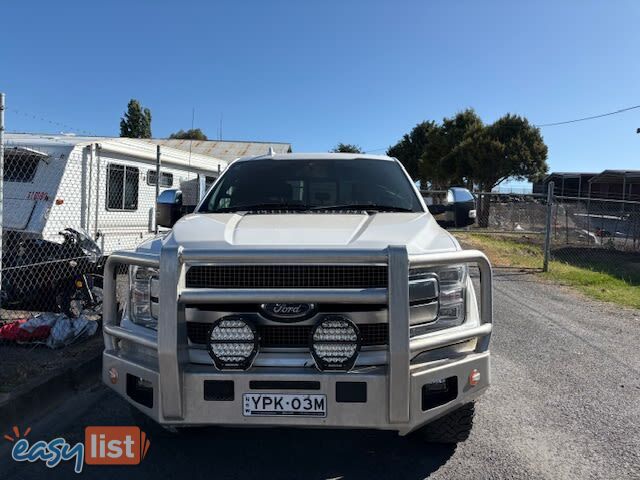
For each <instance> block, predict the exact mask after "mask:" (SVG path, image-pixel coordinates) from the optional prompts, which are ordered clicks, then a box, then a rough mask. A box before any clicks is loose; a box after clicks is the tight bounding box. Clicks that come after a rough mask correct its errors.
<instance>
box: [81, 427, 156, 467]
mask: <svg viewBox="0 0 640 480" xmlns="http://www.w3.org/2000/svg"><path fill="white" fill-rule="evenodd" d="M84 445H85V460H84V461H85V463H86V464H87V465H137V464H139V463H140V461H141V460H142V459H143V458H144V457H145V455H146V454H147V451H148V450H149V446H150V442H149V439H148V438H147V434H146V433H145V432H143V431H142V430H140V428H138V427H87V428H85V430H84Z"/></svg>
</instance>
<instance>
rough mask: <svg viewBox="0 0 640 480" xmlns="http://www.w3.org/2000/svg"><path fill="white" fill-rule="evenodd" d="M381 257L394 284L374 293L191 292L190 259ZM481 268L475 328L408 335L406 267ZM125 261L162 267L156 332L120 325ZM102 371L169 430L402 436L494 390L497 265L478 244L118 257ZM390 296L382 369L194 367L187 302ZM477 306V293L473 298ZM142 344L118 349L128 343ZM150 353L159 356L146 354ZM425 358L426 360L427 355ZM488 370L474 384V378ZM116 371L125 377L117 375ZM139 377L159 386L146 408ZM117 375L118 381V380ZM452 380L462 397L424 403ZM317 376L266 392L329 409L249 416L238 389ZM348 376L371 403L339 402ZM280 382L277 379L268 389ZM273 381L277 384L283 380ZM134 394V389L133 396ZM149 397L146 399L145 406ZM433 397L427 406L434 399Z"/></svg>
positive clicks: (109, 272)
mask: <svg viewBox="0 0 640 480" xmlns="http://www.w3.org/2000/svg"><path fill="white" fill-rule="evenodd" d="M276 258H277V260H278V262H279V263H282V262H284V263H287V262H289V263H328V264H331V263H334V264H335V263H354V262H355V263H384V264H386V265H387V266H388V276H389V278H388V287H387V288H376V289H277V290H274V289H257V290H238V289H192V288H185V287H184V274H185V271H186V268H188V267H189V265H193V264H197V263H199V262H200V263H207V262H212V261H215V262H218V263H219V262H222V263H224V262H227V263H243V262H246V263H262V262H273V261H274V260H275V259H276ZM459 263H475V264H477V265H478V267H479V270H480V280H481V283H480V315H479V319H478V318H476V321H477V322H476V323H469V324H463V325H461V326H459V327H453V328H449V329H446V330H441V331H437V332H432V333H427V334H424V335H422V336H419V337H414V338H410V335H409V311H408V305H409V301H408V283H407V279H408V272H409V265H411V266H412V267H434V266H444V265H452V264H459ZM118 264H129V265H139V266H147V267H156V268H157V267H160V318H159V324H158V333H157V335H147V334H142V333H141V332H139V331H138V332H135V331H132V330H131V329H127V328H124V327H123V326H121V325H119V324H118V323H119V317H118V314H117V305H116V302H115V271H116V266H117V265H118ZM104 285H105V288H104V318H103V321H104V335H105V345H106V349H105V352H104V355H103V362H104V364H103V378H104V381H105V383H106V384H107V385H109V386H111V387H112V388H113V389H114V390H116V391H117V392H119V393H120V394H121V395H123V396H124V397H125V398H127V400H129V401H130V402H131V403H133V404H134V405H135V406H136V407H138V408H139V409H140V410H142V411H143V412H145V413H146V414H148V415H149V416H151V417H152V418H154V419H155V420H157V421H158V422H160V423H162V424H171V425H211V424H217V425H265V426H304V427H345V428H376V429H387V430H396V431H398V432H399V433H401V434H406V433H408V432H410V431H412V430H414V429H416V428H418V427H420V426H421V425H424V424H425V423H428V422H429V421H431V420H433V419H435V418H437V417H439V416H441V415H444V414H445V413H447V412H448V411H450V410H453V409H455V408H456V407H457V406H459V405H462V404H464V403H468V402H469V401H471V400H473V399H474V398H475V397H477V396H478V395H479V394H480V393H482V391H483V390H484V389H485V388H486V387H487V386H488V385H489V380H490V379H489V375H490V372H489V349H488V348H489V339H490V335H491V329H492V328H491V327H492V324H491V320H492V295H491V266H490V264H489V262H488V260H487V259H486V257H485V256H484V255H483V254H482V253H481V252H477V251H458V252H448V253H438V254H425V255H413V256H411V257H410V256H408V255H407V251H406V248H405V247H395V246H389V247H388V248H387V249H385V250H382V251H352V250H340V251H338V250H326V251H325V250H319V251H309V250H301V251H263V250H261V251H252V250H247V251H240V250H239V251H234V252H220V251H184V250H182V249H181V248H179V247H178V246H176V245H164V246H163V248H162V252H161V256H160V259H158V257H152V256H149V255H144V254H139V253H132V252H121V253H114V254H112V255H111V256H110V258H109V260H108V261H107V264H106V266H105V284H104ZM272 301H280V302H310V303H316V302H322V301H329V302H335V303H360V304H367V303H378V304H379V303H385V304H386V305H387V310H388V317H389V345H388V351H387V358H388V362H387V365H384V366H376V367H362V368H356V369H354V370H352V371H350V372H348V373H330V372H318V371H317V370H315V369H312V368H275V367H253V368H251V369H250V370H248V371H245V372H235V371H224V372H219V371H216V370H215V369H214V368H213V367H211V366H207V365H196V364H193V363H190V362H189V354H188V348H187V340H186V322H185V314H184V312H185V305H192V304H199V303H202V304H207V303H213V304H215V303H243V302H248V303H263V302H272ZM473 303H474V304H475V297H474V299H473ZM464 342H469V343H471V344H472V347H471V350H468V351H466V352H465V353H464V354H461V355H447V354H446V353H442V354H440V352H446V351H447V347H450V346H454V345H459V344H461V343H464ZM130 343H133V344H136V345H138V346H139V347H140V348H138V349H135V348H133V349H131V348H122V347H123V346H126V345H127V344H130ZM144 351H151V352H152V354H144V353H143V352H144ZM421 359H422V360H421ZM474 370H477V371H478V372H480V381H479V382H478V383H477V384H476V385H474V386H472V385H471V384H470V383H469V375H470V373H471V372H472V371H474ZM114 372H116V373H117V376H116V375H114ZM135 378H141V379H143V380H144V382H145V384H146V385H147V390H149V388H148V387H149V386H150V387H151V390H152V391H153V395H152V398H153V401H152V403H149V402H146V405H147V406H144V405H142V404H141V402H139V401H134V400H133V399H132V395H131V391H130V388H131V382H130V380H131V379H135ZM114 379H117V381H116V382H114V381H113V380H114ZM444 379H449V382H447V383H448V385H451V386H455V395H453V396H451V397H450V398H447V399H446V401H444V402H443V401H441V402H439V403H437V404H436V405H435V406H434V405H430V406H428V407H425V408H423V407H424V405H425V402H424V401H423V395H424V394H425V393H424V392H425V388H424V386H425V385H426V384H429V383H432V382H437V381H440V380H444ZM216 380H223V381H227V382H233V395H232V396H231V397H230V396H229V395H227V396H226V397H225V398H224V399H223V400H210V399H209V400H207V399H205V382H208V381H216ZM254 380H259V381H262V382H267V381H268V382H285V381H286V382H303V381H311V382H319V383H320V386H319V389H318V390H314V391H309V392H307V391H304V389H301V388H296V387H295V383H294V387H291V386H290V387H289V389H287V390H284V389H280V388H270V389H269V390H261V392H262V393H301V394H305V393H310V394H317V393H321V394H324V395H326V400H327V416H326V417H324V418H318V417H283V416H277V417H262V416H260V417H253V416H252V417H245V416H243V410H242V395H243V394H244V393H257V391H256V390H255V389H253V388H252V386H251V382H252V381H254ZM341 382H357V383H361V384H365V385H366V401H362V400H361V399H360V401H359V402H342V401H340V399H339V398H337V396H336V389H337V388H338V387H339V384H340V383H341ZM272 385H274V384H272ZM275 385H277V384H275ZM134 397H135V395H134ZM143 403H144V402H143ZM427 403H428V402H427Z"/></svg>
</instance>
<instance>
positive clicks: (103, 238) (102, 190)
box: [0, 134, 215, 370]
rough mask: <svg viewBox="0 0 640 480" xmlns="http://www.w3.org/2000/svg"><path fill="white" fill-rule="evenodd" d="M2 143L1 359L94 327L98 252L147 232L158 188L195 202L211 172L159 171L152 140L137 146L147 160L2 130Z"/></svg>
mask: <svg viewBox="0 0 640 480" xmlns="http://www.w3.org/2000/svg"><path fill="white" fill-rule="evenodd" d="M2 145H3V147H4V155H3V159H2V160H3V161H2V163H1V165H2V176H1V178H0V182H1V186H2V194H3V195H2V198H1V201H0V206H1V207H2V210H1V216H0V219H1V224H2V236H1V238H2V243H1V244H0V262H1V263H0V282H1V289H0V357H2V356H5V357H6V356H7V355H8V352H9V349H8V348H7V346H8V345H12V346H14V347H15V346H19V345H21V344H22V345H24V344H26V345H48V346H49V347H52V348H59V347H63V346H68V345H71V344H73V343H76V342H78V341H79V340H81V339H83V338H86V337H88V336H93V335H96V333H99V328H100V320H101V313H102V283H103V278H102V271H103V266H104V261H105V259H106V257H107V256H108V255H109V254H110V253H111V252H113V251H115V250H121V249H131V248H134V247H136V246H137V245H139V244H140V243H141V242H143V241H145V240H148V239H151V238H153V237H154V236H155V234H156V225H155V199H156V193H157V192H158V191H163V190H165V189H168V188H178V189H180V190H182V192H183V200H184V203H185V205H195V203H196V202H197V200H198V198H199V197H200V194H201V192H202V191H203V190H204V189H205V188H206V186H207V185H208V184H210V183H211V182H212V181H213V180H214V178H215V170H214V166H215V165H212V166H211V170H212V173H211V176H206V177H205V175H198V174H197V173H196V172H195V171H192V170H189V165H188V164H187V162H186V160H185V161H184V165H182V164H180V165H178V164H177V163H176V162H175V161H172V162H169V161H167V164H166V165H164V164H163V165H162V167H161V169H160V171H159V172H160V173H159V175H158V171H157V170H156V169H157V168H158V166H157V164H156V161H155V155H156V146H155V145H149V146H147V147H144V148H145V152H146V153H147V154H149V155H151V157H150V158H148V157H147V158H143V157H142V154H141V153H139V152H137V151H134V152H133V153H131V152H130V151H127V152H118V151H117V148H116V147H117V146H118V145H120V144H119V143H118V144H116V147H113V146H112V147H110V148H106V147H105V146H104V145H106V143H98V141H97V140H96V139H91V138H78V137H68V138H65V137H64V136H59V135H57V136H53V135H52V136H37V135H32V136H28V135H20V134H8V135H5V136H4V141H3V143H2ZM112 145H114V143H113V142H112ZM134 154H135V155H134ZM136 155H138V156H136ZM158 155H160V156H161V157H162V156H164V155H167V158H170V159H171V160H173V159H175V155H183V156H186V155H187V154H186V153H184V154H182V153H180V152H178V153H175V152H174V153H171V152H169V153H164V152H163V153H162V154H160V150H159V149H158ZM169 155H173V156H171V157H169ZM162 158H164V157H162ZM185 158H186V157H185ZM120 273H121V274H120V275H119V283H120V284H121V285H122V288H121V289H120V291H122V292H123V294H124V292H125V290H123V289H126V288H127V278H126V272H120ZM123 296H124V295H121V297H123ZM3 345H4V346H5V348H3ZM0 370H1V369H0Z"/></svg>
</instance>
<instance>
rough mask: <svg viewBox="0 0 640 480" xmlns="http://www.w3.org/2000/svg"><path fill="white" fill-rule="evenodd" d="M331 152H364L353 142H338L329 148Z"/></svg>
mask: <svg viewBox="0 0 640 480" xmlns="http://www.w3.org/2000/svg"><path fill="white" fill-rule="evenodd" d="M331 152H332V153H364V152H363V151H362V150H361V149H360V147H359V146H358V145H356V144H354V143H342V142H340V143H338V144H337V145H336V146H335V147H333V149H332V150H331Z"/></svg>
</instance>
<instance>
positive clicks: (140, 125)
mask: <svg viewBox="0 0 640 480" xmlns="http://www.w3.org/2000/svg"><path fill="white" fill-rule="evenodd" d="M120 136H121V137H127V138H151V111H150V110H149V109H148V108H145V109H143V108H142V106H141V105H140V102H138V100H135V99H133V98H132V99H131V100H129V104H128V105H127V112H126V113H125V114H124V117H123V118H121V119H120Z"/></svg>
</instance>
